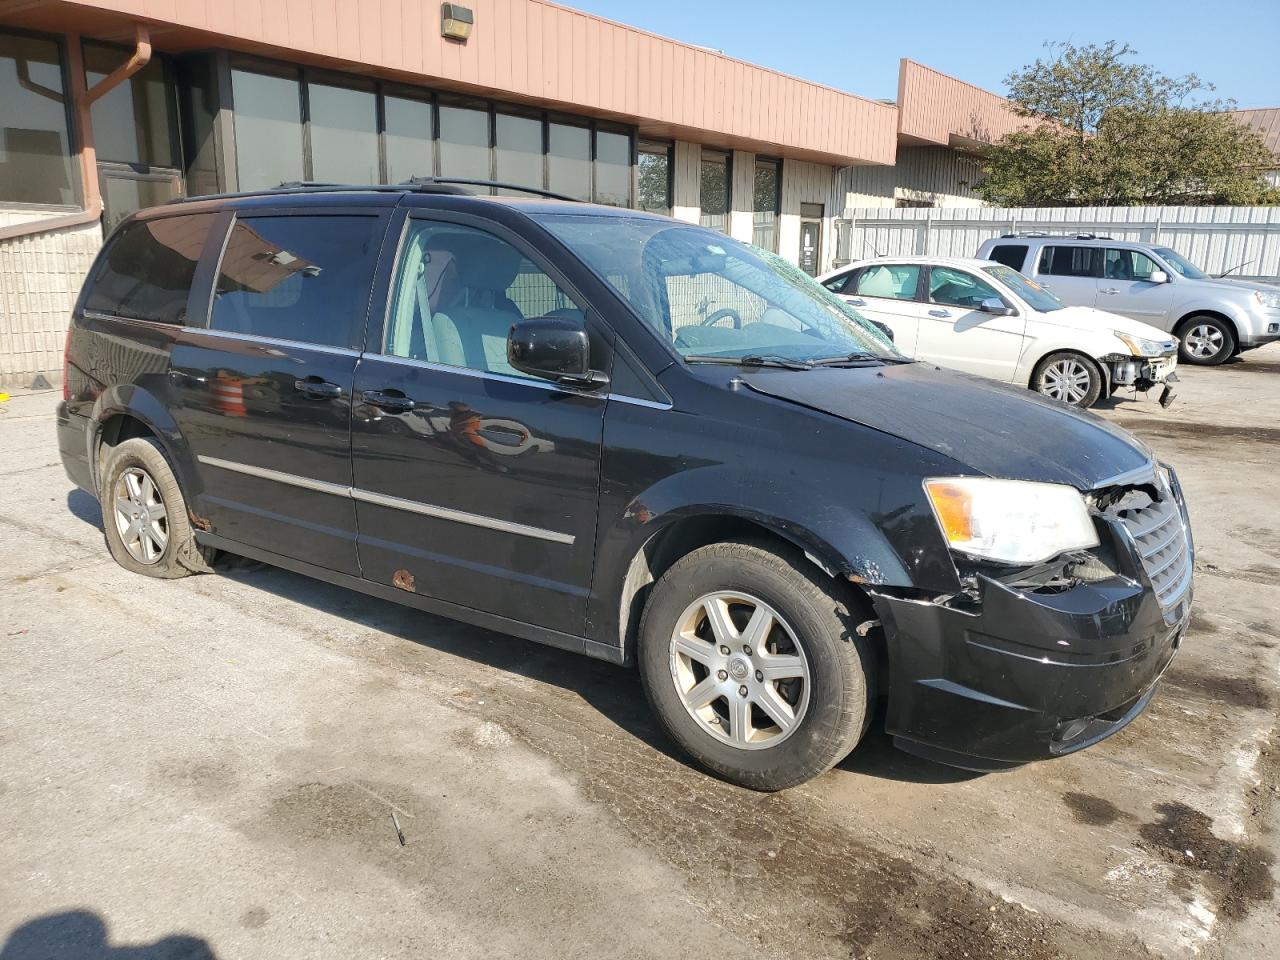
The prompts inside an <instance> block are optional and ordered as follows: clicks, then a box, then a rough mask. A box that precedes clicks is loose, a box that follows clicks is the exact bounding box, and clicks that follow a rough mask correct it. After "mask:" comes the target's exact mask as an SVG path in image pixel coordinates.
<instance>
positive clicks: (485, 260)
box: [383, 220, 585, 376]
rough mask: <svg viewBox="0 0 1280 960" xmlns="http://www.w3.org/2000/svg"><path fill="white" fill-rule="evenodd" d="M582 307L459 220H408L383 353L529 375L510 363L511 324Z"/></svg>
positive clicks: (577, 313)
mask: <svg viewBox="0 0 1280 960" xmlns="http://www.w3.org/2000/svg"><path fill="white" fill-rule="evenodd" d="M531 317H561V318H564V319H567V320H573V321H575V322H577V323H579V324H583V325H585V318H584V316H583V312H582V310H581V309H580V308H579V307H578V305H577V304H575V303H574V302H573V301H572V300H570V299H569V296H568V294H566V293H565V292H564V291H563V290H561V289H560V287H559V286H558V285H557V284H556V282H555V281H554V280H552V279H551V277H549V276H547V274H545V273H544V272H543V271H542V270H540V269H538V267H537V266H535V265H534V264H533V263H532V262H530V261H529V260H528V259H527V258H526V257H525V256H524V255H523V254H522V253H520V251H519V250H517V249H516V248H515V247H513V246H511V245H510V244H509V243H506V242H505V241H503V240H499V239H498V238H497V237H495V236H492V235H491V234H488V233H485V232H483V231H481V230H476V229H474V228H472V227H464V226H461V225H459V224H452V223H438V222H434V221H423V220H411V221H410V223H409V233H408V236H407V237H406V238H405V242H404V247H403V250H402V252H401V255H400V264H399V268H398V270H397V275H396V280H395V288H394V293H393V297H392V303H391V313H390V318H389V322H388V325H387V336H386V343H385V345H384V347H383V352H384V353H387V354H389V355H390V356H393V357H407V358H409V359H411V360H425V361H427V362H429V363H440V364H446V365H448V366H451V367H467V368H470V369H472V370H482V371H485V372H488V373H503V374H507V375H510V376H524V374H522V373H520V372H519V371H518V370H516V369H515V368H514V367H512V366H511V365H510V364H509V363H508V362H507V334H508V333H510V332H511V325H512V324H513V323H517V322H518V321H520V320H527V319H529V318H531Z"/></svg>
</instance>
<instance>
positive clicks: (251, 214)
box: [187, 204, 390, 354]
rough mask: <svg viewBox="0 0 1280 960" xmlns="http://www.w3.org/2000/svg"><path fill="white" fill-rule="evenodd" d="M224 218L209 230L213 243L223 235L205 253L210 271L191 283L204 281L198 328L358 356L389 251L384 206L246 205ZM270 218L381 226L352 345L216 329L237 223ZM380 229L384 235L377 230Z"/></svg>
mask: <svg viewBox="0 0 1280 960" xmlns="http://www.w3.org/2000/svg"><path fill="white" fill-rule="evenodd" d="M222 215H223V216H224V217H225V221H224V224H223V225H219V224H218V223H217V222H215V224H214V227H213V229H212V230H211V231H210V243H211V242H212V240H213V237H214V234H215V233H216V231H218V230H219V229H221V230H222V231H223V233H222V234H221V236H220V237H218V245H217V249H216V251H212V252H211V251H210V249H209V246H210V244H206V245H205V254H204V257H202V260H201V265H200V266H203V261H204V258H205V257H207V258H208V259H209V260H210V262H209V264H208V268H207V269H208V272H207V274H205V275H203V276H202V274H201V272H200V266H197V270H196V276H195V279H193V280H192V288H193V289H194V288H195V286H196V284H197V282H199V281H201V280H202V279H203V281H204V283H203V286H202V288H201V289H202V292H203V294H204V296H205V297H206V298H207V299H206V302H205V303H204V304H203V305H202V307H203V309H202V312H201V314H200V316H199V320H200V321H201V323H200V325H199V326H198V327H197V329H200V330H202V331H204V332H205V333H210V334H213V335H215V336H220V337H231V338H233V339H239V340H251V341H254V342H258V343H287V344H296V345H298V346H300V347H303V348H305V349H309V350H323V351H328V352H330V353H353V354H354V353H359V352H360V350H361V344H362V343H363V342H364V341H365V340H366V339H367V336H368V331H369V327H370V323H369V321H370V318H371V316H372V309H371V307H372V304H373V297H374V294H375V292H376V290H377V284H378V282H379V279H380V271H381V269H382V266H381V265H382V261H383V256H384V253H385V249H386V239H387V224H388V221H389V220H390V213H389V212H388V210H387V209H386V208H384V207H370V206H359V205H353V204H342V205H335V206H327V205H323V204H321V205H316V206H305V207H304V206H294V207H281V206H264V207H256V206H246V207H237V208H235V209H231V210H226V211H224V212H223V214H222ZM268 217H291V218H296V217H364V218H368V219H372V220H375V221H377V223H378V224H379V225H380V227H379V228H375V230H374V237H375V240H376V242H377V244H378V249H377V250H376V251H375V252H374V254H373V258H372V264H373V269H372V270H371V271H370V273H369V291H368V295H367V296H366V298H365V300H364V304H365V308H364V320H363V327H362V330H363V332H361V330H354V331H353V335H352V337H351V346H346V347H343V346H335V345H333V344H327V343H316V342H314V341H311V340H299V339H296V338H294V337H272V336H267V335H265V334H258V333H242V332H240V331H238V330H220V329H218V328H217V327H214V326H213V307H214V293H215V292H216V290H217V288H218V277H220V276H221V275H222V262H223V259H224V258H225V257H226V255H227V247H228V246H230V244H231V237H232V234H233V233H234V231H235V226H236V223H237V222H239V221H240V220H251V219H260V218H263V219H265V218H268ZM379 229H380V230H381V233H379V232H378V230H379ZM187 307H188V317H191V316H192V315H193V312H192V311H191V310H190V307H191V303H190V302H188V304H187Z"/></svg>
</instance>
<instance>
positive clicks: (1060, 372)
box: [1032, 353, 1102, 407]
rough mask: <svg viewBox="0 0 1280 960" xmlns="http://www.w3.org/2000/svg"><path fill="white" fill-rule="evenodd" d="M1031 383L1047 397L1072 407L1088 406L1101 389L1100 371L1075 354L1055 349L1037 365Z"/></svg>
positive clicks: (1092, 402) (1095, 398)
mask: <svg viewBox="0 0 1280 960" xmlns="http://www.w3.org/2000/svg"><path fill="white" fill-rule="evenodd" d="M1032 387H1033V388H1034V389H1035V390H1036V391H1037V392H1038V393H1041V394H1043V395H1044V396H1046V397H1050V398H1052V399H1054V400H1058V401H1060V402H1062V403H1068V404H1070V405H1071V406H1073V407H1089V406H1092V405H1093V404H1094V402H1095V401H1096V400H1097V399H1098V396H1099V395H1100V394H1101V393H1102V374H1101V373H1099V371H1098V368H1097V367H1096V366H1095V365H1094V364H1092V363H1090V362H1089V361H1088V360H1086V359H1085V358H1084V357H1082V356H1080V355H1078V354H1074V353H1055V354H1052V355H1050V356H1049V357H1046V358H1045V359H1044V361H1042V362H1041V364H1040V366H1039V367H1037V368H1036V374H1035V378H1034V379H1033V381H1032Z"/></svg>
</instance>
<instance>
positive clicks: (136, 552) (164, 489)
mask: <svg viewBox="0 0 1280 960" xmlns="http://www.w3.org/2000/svg"><path fill="white" fill-rule="evenodd" d="M98 500H99V502H100V503H101V504H102V529H103V533H104V534H105V536H106V539H107V549H108V550H110V551H111V556H112V557H114V558H115V561H116V563H118V564H120V566H122V567H124V568H125V569H126V570H129V571H131V572H132V573H141V574H143V575H144V576H148V577H158V578H160V579H164V580H173V579H176V578H178V577H185V576H187V575H188V574H191V573H205V572H207V571H209V570H210V569H211V567H210V562H211V560H212V558H213V551H212V550H211V549H209V548H206V547H201V546H200V545H199V544H197V543H196V541H195V536H194V534H193V532H192V529H191V521H190V519H189V517H188V514H187V501H186V499H185V498H184V497H183V495H182V490H181V488H180V487H179V486H178V479H177V477H176V476H174V473H173V468H172V467H170V466H169V461H168V460H167V459H166V458H165V455H164V453H163V452H162V451H161V449H160V447H159V445H158V444H156V442H155V441H154V440H152V439H150V438H148V437H132V438H130V439H128V440H124V441H122V442H121V443H119V444H117V445H116V446H114V447H112V448H111V449H110V450H109V451H108V452H107V454H106V456H105V458H104V461H103V466H102V487H101V490H100V493H99V497H98Z"/></svg>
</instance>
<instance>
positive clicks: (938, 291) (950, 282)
mask: <svg viewBox="0 0 1280 960" xmlns="http://www.w3.org/2000/svg"><path fill="white" fill-rule="evenodd" d="M1003 299H1004V298H1003V297H1001V296H1000V294H999V293H997V292H996V289H995V287H993V286H991V284H989V283H986V282H985V281H982V280H979V279H978V278H977V277H975V276H974V275H973V274H971V273H966V272H964V271H963V270H952V269H951V268H950V267H934V268H932V269H931V270H930V271H929V302H930V303H938V304H943V305H945V306H948V307H964V308H966V309H968V310H977V309H978V308H979V307H981V306H982V301H983V300H1003Z"/></svg>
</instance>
